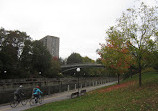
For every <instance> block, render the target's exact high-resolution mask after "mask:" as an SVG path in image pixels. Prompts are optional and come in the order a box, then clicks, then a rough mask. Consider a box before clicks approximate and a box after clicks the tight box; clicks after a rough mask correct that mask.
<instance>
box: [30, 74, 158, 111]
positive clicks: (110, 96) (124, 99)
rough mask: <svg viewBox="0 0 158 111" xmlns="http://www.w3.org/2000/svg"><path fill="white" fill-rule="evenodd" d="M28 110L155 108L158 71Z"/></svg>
mask: <svg viewBox="0 0 158 111" xmlns="http://www.w3.org/2000/svg"><path fill="white" fill-rule="evenodd" d="M27 111H158V73H156V72H153V73H152V72H151V73H145V74H142V87H141V88H140V87H139V84H138V75H135V76H133V78H130V79H128V80H125V81H122V82H121V84H120V85H112V86H108V87H104V88H101V89H97V90H95V91H91V92H88V93H87V94H86V95H84V96H81V97H78V98H75V99H69V100H64V101H59V102H53V103H49V104H45V105H42V106H40V107H35V108H32V109H29V110H27Z"/></svg>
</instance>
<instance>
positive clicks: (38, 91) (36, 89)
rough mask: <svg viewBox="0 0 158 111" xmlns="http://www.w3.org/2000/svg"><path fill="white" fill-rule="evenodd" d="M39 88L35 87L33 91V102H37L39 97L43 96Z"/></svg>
mask: <svg viewBox="0 0 158 111" xmlns="http://www.w3.org/2000/svg"><path fill="white" fill-rule="evenodd" d="M39 88H40V87H39V86H37V87H36V88H34V90H33V96H34V97H35V98H36V99H35V102H36V103H37V102H38V99H39V98H40V95H41V94H43V92H42V91H41V90H40V89H39Z"/></svg>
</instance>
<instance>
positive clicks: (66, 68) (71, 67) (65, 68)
mask: <svg viewBox="0 0 158 111" xmlns="http://www.w3.org/2000/svg"><path fill="white" fill-rule="evenodd" d="M87 67H98V68H105V66H104V65H102V64H92V63H89V64H67V65H62V66H61V69H62V72H66V71H69V70H74V69H76V68H87Z"/></svg>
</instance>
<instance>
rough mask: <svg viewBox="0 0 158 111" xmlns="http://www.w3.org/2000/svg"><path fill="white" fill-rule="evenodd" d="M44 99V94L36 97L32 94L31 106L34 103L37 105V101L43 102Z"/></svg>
mask: <svg viewBox="0 0 158 111" xmlns="http://www.w3.org/2000/svg"><path fill="white" fill-rule="evenodd" d="M43 101H44V97H43V96H42V95H40V96H39V98H38V97H35V96H34V95H32V97H31V99H30V101H29V103H30V106H33V105H35V104H37V103H39V104H42V103H43Z"/></svg>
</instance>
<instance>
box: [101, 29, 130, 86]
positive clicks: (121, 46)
mask: <svg viewBox="0 0 158 111" xmlns="http://www.w3.org/2000/svg"><path fill="white" fill-rule="evenodd" d="M123 36H124V34H122V33H121V32H120V31H118V30H117V29H116V28H114V27H111V28H110V29H109V30H108V31H107V39H106V42H107V44H101V49H100V50H98V53H99V54H100V56H101V61H102V63H103V64H104V65H105V67H106V68H107V69H110V70H112V72H113V73H116V74H117V75H118V84H119V77H120V74H124V73H125V72H127V71H128V69H129V68H130V65H131V64H132V56H131V54H130V52H129V47H128V46H129V45H128V44H129V43H128V41H126V40H125V39H124V37H123Z"/></svg>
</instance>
